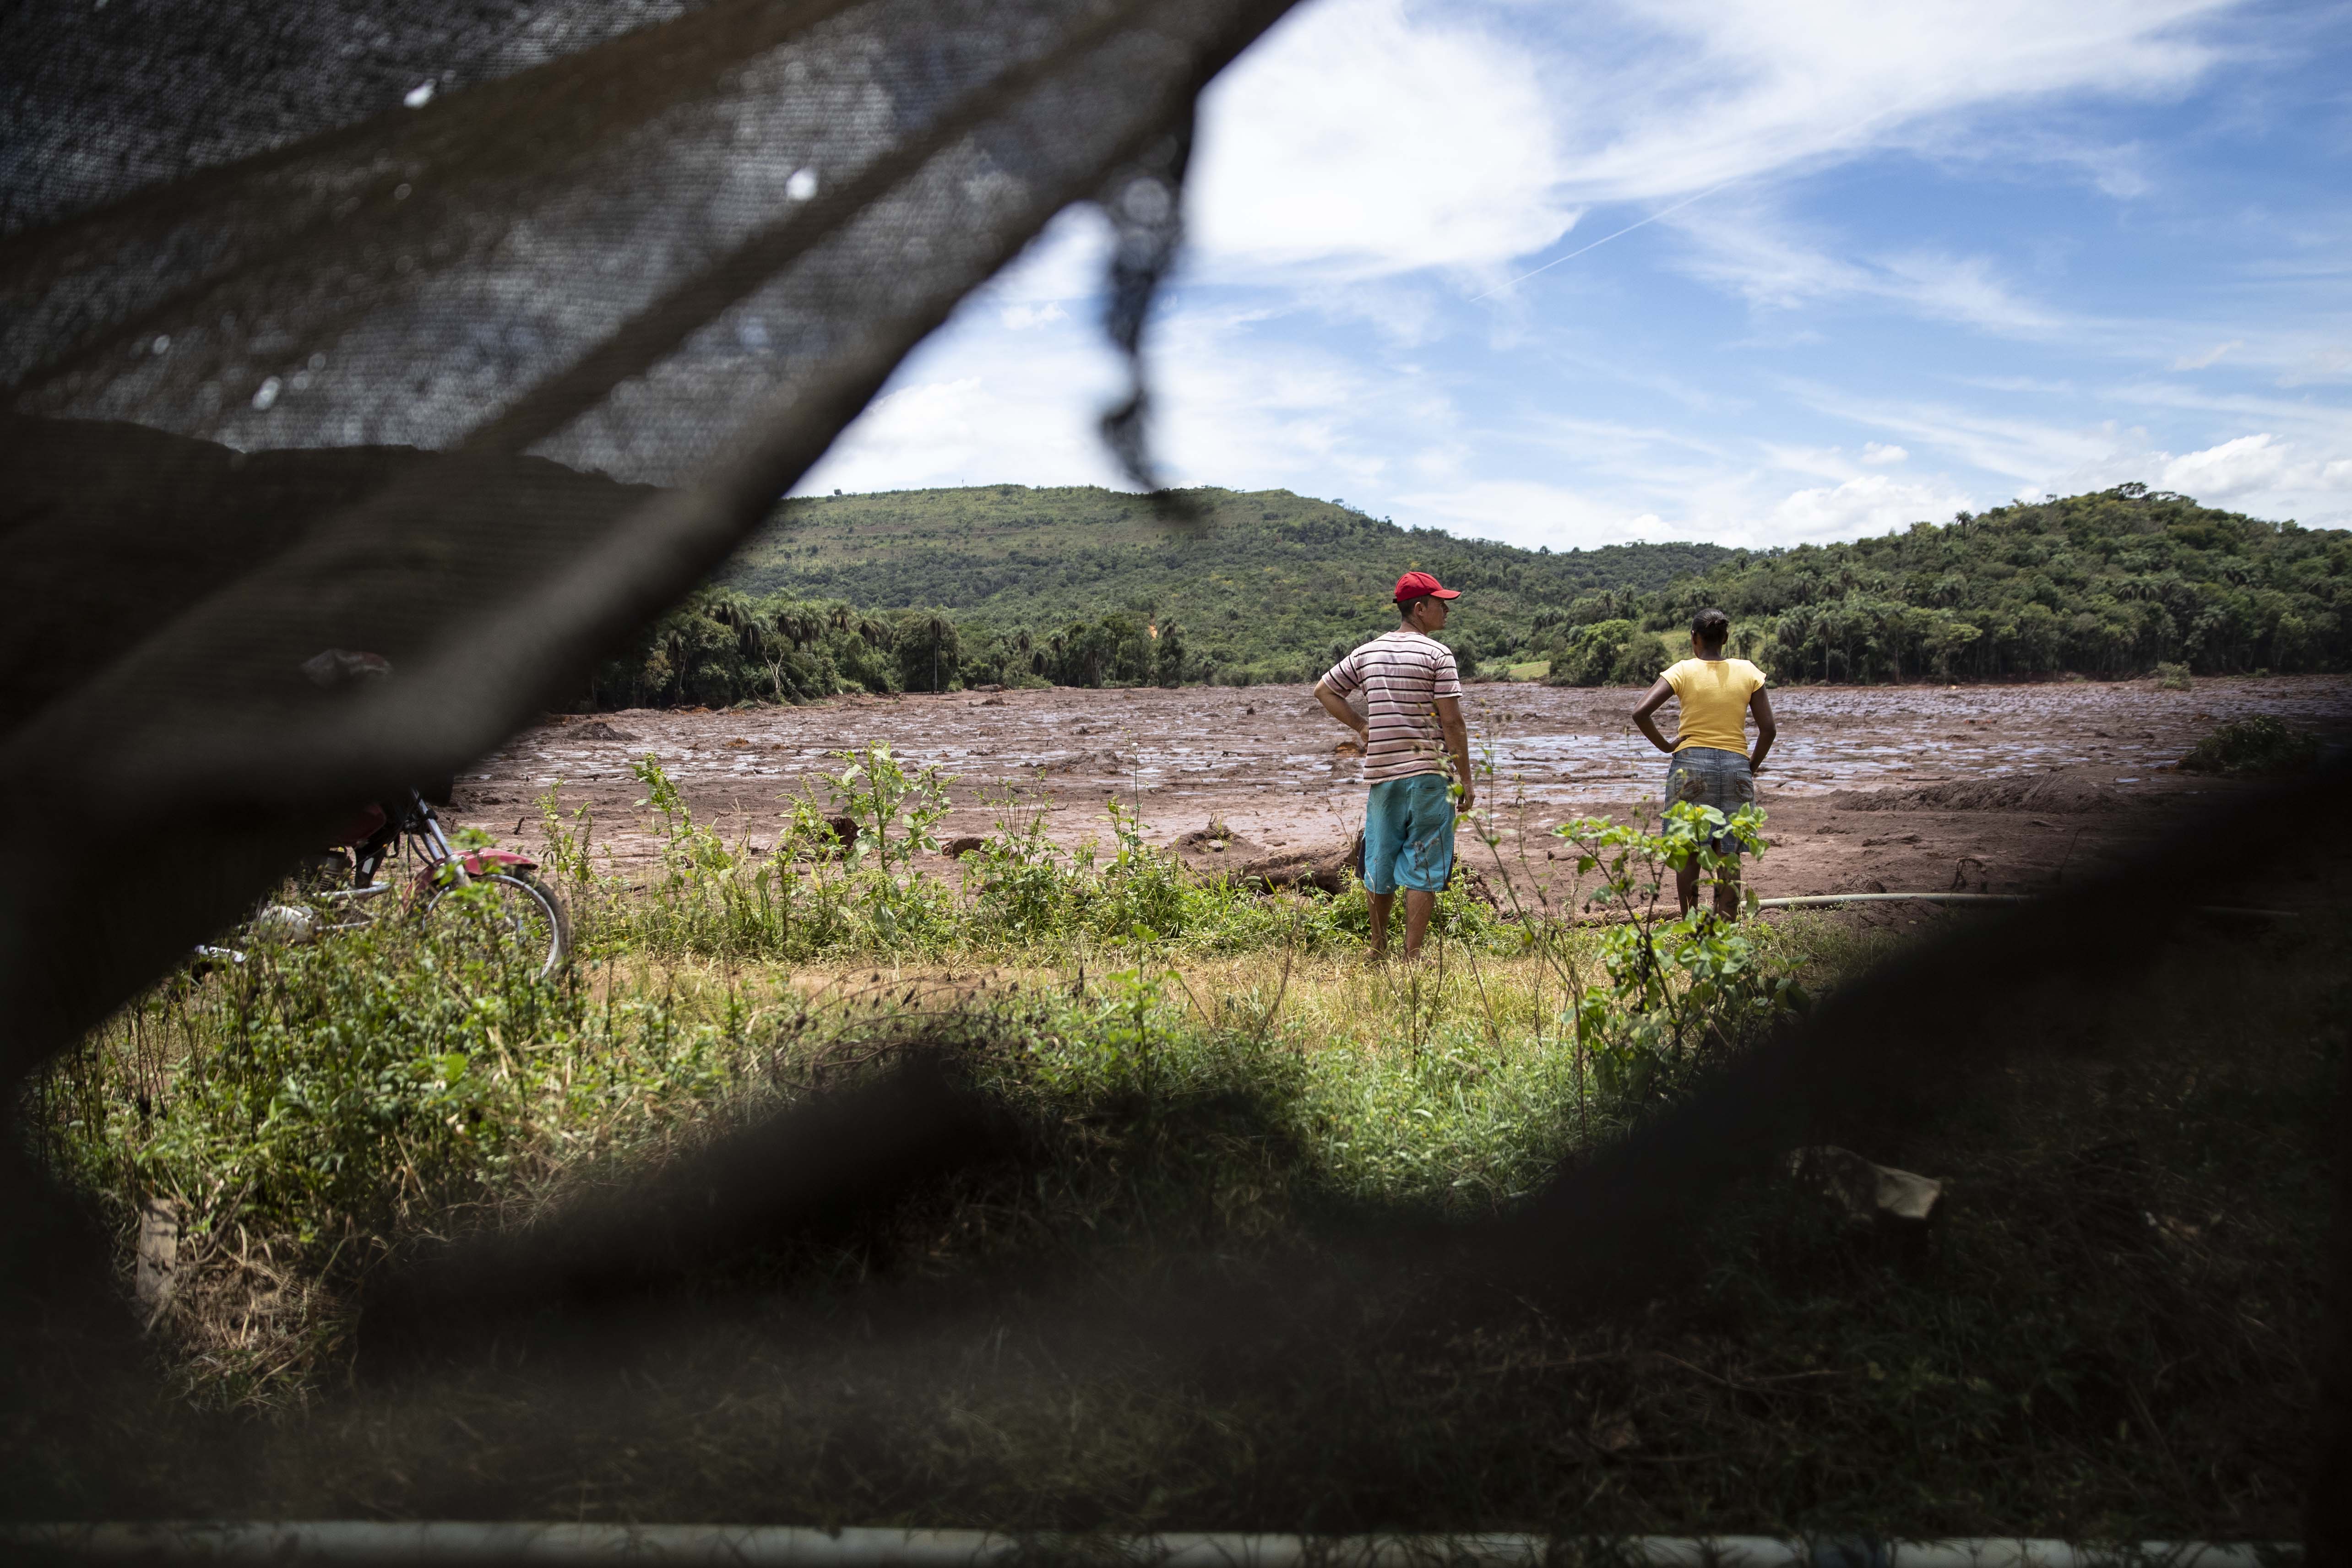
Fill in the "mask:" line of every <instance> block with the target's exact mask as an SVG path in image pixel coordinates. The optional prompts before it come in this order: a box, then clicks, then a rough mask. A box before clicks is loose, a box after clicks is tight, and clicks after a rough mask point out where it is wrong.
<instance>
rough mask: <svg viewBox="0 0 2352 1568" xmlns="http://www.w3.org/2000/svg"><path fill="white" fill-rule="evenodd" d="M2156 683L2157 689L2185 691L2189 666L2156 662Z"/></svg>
mask: <svg viewBox="0 0 2352 1568" xmlns="http://www.w3.org/2000/svg"><path fill="white" fill-rule="evenodd" d="M2156 685H2157V689H2158V691H2166V692H2185V691H2187V690H2188V689H2189V666H2188V665H2186V664H2158V666H2157V667H2156Z"/></svg>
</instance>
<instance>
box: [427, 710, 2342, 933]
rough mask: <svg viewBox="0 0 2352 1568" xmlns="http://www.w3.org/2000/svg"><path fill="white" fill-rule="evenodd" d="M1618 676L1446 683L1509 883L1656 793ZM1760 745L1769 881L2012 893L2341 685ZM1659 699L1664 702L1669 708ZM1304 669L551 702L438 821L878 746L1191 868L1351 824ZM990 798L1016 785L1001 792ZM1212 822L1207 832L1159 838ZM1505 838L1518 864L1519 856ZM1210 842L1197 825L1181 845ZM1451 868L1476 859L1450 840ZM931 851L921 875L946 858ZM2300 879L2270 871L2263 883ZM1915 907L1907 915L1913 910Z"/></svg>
mask: <svg viewBox="0 0 2352 1568" xmlns="http://www.w3.org/2000/svg"><path fill="white" fill-rule="evenodd" d="M1637 695H1638V694H1637V693H1635V692H1633V691H1631V690H1624V689H1613V688H1603V689H1597V690H1593V689H1586V690H1555V689H1551V688H1548V687H1543V686H1536V685H1478V686H1473V687H1470V688H1468V696H1467V707H1468V713H1469V716H1470V722H1471V728H1472V738H1473V747H1474V749H1477V748H1480V747H1491V750H1492V755H1493V757H1494V758H1495V761H1496V769H1497V775H1498V777H1499V778H1500V779H1501V780H1502V781H1503V783H1502V787H1501V788H1500V789H1496V790H1494V791H1492V793H1493V794H1494V795H1496V796H1499V797H1501V798H1500V799H1498V800H1482V801H1481V805H1482V806H1491V807H1494V808H1496V810H1497V814H1498V819H1499V821H1501V822H1502V823H1503V824H1504V825H1505V826H1506V828H1507V830H1510V831H1509V832H1507V841H1506V843H1505V846H1504V853H1505V859H1506V861H1507V862H1509V864H1510V866H1511V867H1512V874H1513V876H1514V879H1515V880H1519V881H1525V880H1526V879H1527V878H1528V875H1529V874H1530V868H1532V870H1533V872H1534V873H1537V874H1542V873H1545V872H1546V870H1547V863H1546V862H1544V851H1545V847H1546V846H1547V845H1548V844H1550V843H1552V842H1554V841H1552V840H1550V839H1549V836H1548V835H1547V834H1545V833H1544V831H1543V830H1545V829H1548V828H1549V827H1550V826H1551V825H1552V824H1554V823H1556V822H1559V821H1562V820H1564V819H1566V818H1568V817H1570V816H1575V815H1579V814H1611V815H1615V816H1618V817H1621V818H1622V817H1626V816H1630V815H1634V814H1638V813H1643V812H1647V811H1654V809H1655V803H1656V799H1657V792H1658V789H1659V786H1660V784H1661V782H1662V779H1663V776H1664V766H1665V759H1664V758H1663V757H1662V756H1660V755H1659V754H1657V753H1656V752H1654V751H1653V750H1651V749H1650V747H1648V746H1647V745H1646V744H1645V743H1644V742H1643V740H1642V738H1641V737H1640V736H1639V735H1638V734H1636V733H1635V732H1634V730H1633V727H1632V725H1631V723H1630V722H1629V721H1628V720H1627V718H1626V713H1627V711H1628V710H1629V709H1630V708H1631V707H1632V706H1633V701H1634V699H1635V697H1636V696H1637ZM1772 700H1773V706H1774V709H1775V711H1776V713H1777V715H1778V716H1779V719H1780V740H1779V742H1778V743H1777V745H1776V746H1775V747H1774V749H1773V752H1772V755H1771V758H1770V759H1769V763H1768V766H1767V770H1766V772H1765V773H1764V774H1763V776H1762V777H1761V778H1760V779H1759V781H1758V794H1759V802H1760V804H1762V806H1763V807H1764V809H1765V810H1766V811H1767V812H1768V813H1769V829H1768V838H1769V843H1770V846H1771V847H1770V850H1769V852H1768V853H1767V854H1766V856H1765V857H1764V859H1763V861H1762V862H1761V863H1760V864H1759V865H1758V866H1757V867H1755V868H1754V870H1753V871H1752V873H1751V876H1752V879H1753V883H1754V885H1755V886H1756V888H1757V891H1758V892H1759V894H1764V895H1766V896H1772V895H1775V894H1813V893H1850V892H1873V891H1876V892H1887V891H1893V892H1916V891H1948V890H1952V889H1956V888H1958V889H1966V890H1972V891H1989V892H2029V891H2032V890H2034V889H2036V888H2043V887H2047V886H2050V885H2051V884H2052V883H2053V881H2054V880H2057V879H2061V878H2063V876H2065V875H2066V874H2068V873H2080V872H2082V871H2084V870H2088V869H2090V868H2092V867H2094V866H2095V865H2096V864H2097V863H2098V862H2100V861H2102V860H2103V859H2105V858H2106V857H2108V856H2110V855H2112V854H2114V853H2115V852H2117V851H2119V850H2121V849H2124V848H2126V847H2128V846H2129V845H2131V844H2133V843H2135V842H2137V841H2142V840H2144V839H2147V838H2148V837H2151V836H2156V835H2160V834H2162V833H2163V832H2164V831H2167V829H2168V826H2169V825H2170V824H2173V823H2176V822H2178V821H2179V820H2180V818H2181V815H2182V813H2183V811H2184V810H2187V809H2193V808H2194V807H2195V806H2197V805H2199V804H2200V803H2205V802H2209V801H2210V800H2212V799H2214V798H2215V797H2216V796H2218V795H2221V794H2222V793H2224V792H2227V791H2231V790H2233V789H2246V788H2250V787H2251V786H2247V785H2243V784H2240V783H2236V782H2234V781H2229V780H2217V779H2208V778H2200V777H2198V776H2195V775H2190V774H2183V773H2179V772H2176V771H2173V770H2172V769H2171V766H2170V765H2171V764H2172V763H2174V762H2175V761H2177V760H2178V759H2179V757H2180V756H2181V754H2182V753H2183V752H2185V751H2186V750H2187V749H2188V748H2189V747H2190V746H2191V745H2193V744H2194V743H2195V742H2196V740H2197V739H2198V738H2199V737H2201V736H2203V735H2204V734H2205V733H2206V732H2208V731H2209V730H2210V729H2211V728H2212V727H2214V726H2215V725H2217V724H2220V723H2221V722H2223V721H2225V720H2229V719H2233V718H2241V717H2244V716H2249V715H2252V714H2257V713H2268V714H2273V715H2276V716H2279V717H2281V718H2283V719H2285V720H2287V721H2288V722H2290V723H2294V724H2300V725H2304V726H2310V727H2328V728H2337V727H2344V726H2346V725H2347V723H2352V679H2347V678H2344V677H2336V676H2294V677H2273V678H2247V679H2231V680H2203V681H2200V682H2198V683H2197V685H2196V686H2195V688H2194V689H2193V690H2190V691H2186V692H2178V691H2161V690H2158V689H2157V687H2156V686H2155V685H2154V684H2153V683H2152V682H2149V681H2134V682H2127V683H2120V682H2119V683H2113V684H2099V683H2085V682H2071V683H2063V684H2062V683H2051V684H2044V685H2012V686H1960V687H1933V686H1903V687H1885V686H1880V687H1833V686H1796V687H1790V688H1788V689H1785V690H1781V691H1776V692H1775V693H1774V694H1773V698H1772ZM1669 712H1671V709H1669ZM1350 738H1351V737H1349V736H1348V735H1347V732H1346V731H1344V730H1342V729H1341V728H1339V726H1337V725H1335V724H1334V723H1332V722H1331V720H1330V719H1329V718H1328V716H1326V715H1325V714H1324V713H1323V712H1322V710H1321V709H1320V708H1319V707H1318V706H1317V705H1316V703H1315V700H1314V698H1313V697H1312V696H1311V695H1309V693H1308V691H1307V688H1306V687H1304V686H1253V687H1248V688H1243V689H1235V688H1230V687H1192V688H1186V689H1183V690H1179V691H1158V690H1145V691H1083V690H1073V689H1066V688H1056V689H1053V690H1046V691H1018V692H1003V693H976V692H963V693H953V694H949V695H908V696H900V697H870V696H854V697H839V698H835V699H833V700H831V701H828V702H825V703H822V704H816V705H813V706H807V707H800V708H793V707H763V708H758V709H745V710H736V711H730V712H721V713H712V712H706V711H698V710H677V711H664V710H650V709H637V710H630V711H625V712H622V713H614V714H605V715H598V716H569V717H564V718H561V719H556V718H551V720H550V722H548V723H547V724H545V725H542V726H541V727H537V728H534V729H530V730H528V731H525V732H524V733H523V734H521V735H520V736H518V737H516V738H515V739H514V740H513V741H512V742H511V743H510V744H509V745H508V746H507V747H505V748H504V749H502V750H500V751H499V752H498V753H496V754H495V755H493V756H491V757H490V758H487V759H485V760H484V761H483V762H482V763H481V764H480V765H478V767H477V768H474V769H472V770H471V771H470V772H469V773H468V774H467V776H466V777H465V778H464V779H461V781H460V783H459V786H458V794H457V808H456V810H455V812H454V813H453V814H454V815H455V816H457V818H458V819H459V820H461V821H467V822H468V823H471V824H472V825H475V826H478V827H481V828H484V829H486V830H488V831H492V832H495V833H497V834H499V836H500V837H501V838H502V839H505V840H508V841H512V842H515V843H517V844H518V846H519V847H526V848H528V847H530V846H533V845H535V844H536V843H537V841H538V817H539V808H538V804H537V802H538V800H539V798H540V797H541V795H543V794H544V793H545V792H546V791H547V790H548V789H557V790H558V792H559V797H560V799H561V800H562V802H563V804H564V807H565V809H566V810H569V809H571V808H572V807H574V806H578V805H582V804H585V805H587V806H589V807H590V808H591V809H592V811H593V818H594V821H595V824H596V826H595V838H594V841H595V843H596V845H597V846H598V848H599V858H600V859H602V858H604V855H606V854H609V855H610V856H611V857H612V860H613V862H614V864H615V865H616V867H618V868H619V869H621V870H623V871H624V872H627V871H629V870H631V869H633V868H634V867H635V866H637V865H640V864H642V863H643V862H645V860H646V858H647V856H648V855H649V854H650V852H651V850H652V841H651V840H650V838H649V837H648V836H647V835H646V832H645V831H644V829H643V824H642V821H641V818H642V813H641V811H640V810H638V808H637V806H636V804H635V803H636V802H637V801H638V800H641V799H642V798H643V796H644V794H645V791H644V789H643V788H642V787H641V786H640V785H639V784H638V782H637V780H636V779H635V778H634V777H633V776H632V775H631V774H630V772H629V766H628V765H629V762H630V760H631V758H635V757H636V756H639V755H642V754H643V753H646V752H652V753H653V754H655V755H656V756H657V757H658V758H660V759H661V762H662V765H663V767H664V768H667V770H668V771H669V773H670V774H671V776H672V777H673V778H674V779H677V781H678V783H679V785H680V787H681V789H683V791H684V793H685V796H686V799H687V800H688V803H689V804H690V805H691V807H692V808H693V810H694V811H695V813H696V815H697V817H698V819H700V820H702V821H706V822H708V823H709V824H710V825H712V826H714V827H716V828H718V829H719V831H721V832H723V833H724V834H725V835H726V836H727V837H728V838H729V839H730V840H737V839H740V840H742V841H746V842H748V843H750V844H751V845H753V846H764V845H766V844H769V843H772V841H773V840H774V837H775V833H776V825H777V821H778V818H779V816H780V815H781V814H782V810H784V807H783V802H784V801H785V800H788V799H789V798H791V797H792V796H793V795H794V794H796V793H797V792H798V791H800V790H802V789H804V788H806V789H814V790H815V791H816V793H817V798H818V799H819V800H824V798H825V797H824V786H823V782H822V779H821V778H820V774H821V773H822V772H823V771H824V770H826V769H831V768H839V767H840V766H841V764H840V763H839V761H838V760H836V759H835V758H833V757H832V756H831V755H830V754H831V753H833V752H835V751H838V750H842V749H845V748H853V747H863V746H865V745H866V744H867V743H868V742H873V741H887V742H888V743H889V745H890V747H891V749H892V751H893V752H894V753H896V754H897V755H898V757H900V758H904V759H905V760H906V761H907V762H908V764H909V765H913V766H920V765H924V764H933V765H936V766H938V767H939V768H941V769H942V770H944V771H945V772H948V773H950V774H952V775H954V776H955V782H954V784H953V785H952V787H951V789H950V799H951V800H952V801H953V803H954V806H955V810H954V811H953V813H952V815H951V816H950V818H949V819H948V820H947V821H946V822H945V823H944V824H943V825H942V827H941V830H940V836H941V838H942V839H943V840H944V839H946V838H949V837H951V836H954V835H958V834H967V833H987V832H989V831H992V830H993V829H994V828H995V827H996V826H997V825H998V823H999V822H1000V821H1003V820H1006V819H1007V818H1008V814H1009V815H1010V816H1012V817H1013V818H1016V819H1020V820H1025V819H1026V818H1027V817H1028V816H1029V815H1030V814H1031V813H1032V812H1033V811H1034V810H1039V809H1043V810H1044V811H1045V821H1047V823H1048V824H1049V827H1048V831H1050V832H1051V834H1052V836H1053V837H1054V838H1055V839H1056V840H1057V841H1062V842H1065V843H1076V842H1078V841H1083V840H1087V839H1094V840H1097V841H1102V840H1105V839H1107V838H1108V821H1107V819H1106V817H1105V815H1104V806H1105V803H1106V802H1107V801H1108V800H1111V799H1112V798H1113V797H1117V798H1118V799H1119V800H1123V801H1126V802H1128V803H1129V804H1133V805H1136V806H1139V808H1140V810H1141V812H1142V816H1143V820H1144V821H1145V823H1146V832H1145V836H1146V838H1147V839H1148V840H1149V841H1152V842H1155V843H1160V844H1164V845H1176V846H1177V847H1178V848H1179V850H1180V852H1182V853H1183V854H1184V857H1185V858H1186V860H1188V861H1190V862H1193V863H1196V864H1201V865H1204V866H1214V865H1224V866H1231V867H1234V868H1235V869H1238V868H1239V867H1240V866H1241V865H1243V864H1246V863H1249V862H1252V861H1254V860H1257V859H1260V858H1263V857H1266V856H1276V855H1289V854H1295V853H1298V852H1325V851H1333V850H1338V849H1339V848H1341V847H1342V846H1344V845H1345V844H1346V842H1347V841H1349V839H1350V838H1351V837H1352V836H1353V834H1354V832H1355V831H1356V829H1357V826H1358V825H1359V823H1360V821H1361V820H1362V816H1363V803H1364V787H1363V784H1362V782H1361V780H1360V778H1359V776H1358V768H1357V764H1356V763H1355V761H1354V760H1353V759H1352V758H1349V757H1348V756H1345V755H1342V754H1340V752H1339V749H1338V748H1339V743H1340V742H1341V741H1343V740H1348V739H1350ZM1007 802H1010V804H1007ZM1212 822H1217V823H1221V824H1223V827H1224V828H1226V829H1228V830H1230V834H1231V836H1230V838H1229V839H1228V840H1226V841H1225V845H1226V847H1225V848H1224V849H1223V850H1222V851H1218V850H1212V849H1209V848H1207V847H1204V846H1201V845H1198V844H1185V843H1180V842H1179V841H1180V840H1181V839H1182V837H1183V836H1184V835H1186V834H1190V833H1192V832H1193V831H1194V830H1197V829H1201V828H1202V827H1204V826H1206V825H1208V824H1209V823H1212ZM1521 831H1523V832H1524V841H1525V843H1526V845H1527V855H1528V859H1527V860H1526V861H1525V862H1521V861H1520V860H1519V858H1518V850H1517V845H1518V843H1519V842H1520V839H1519V836H1518V835H1519V833H1520V832H1521ZM1203 836H1205V835H1196V837H1203ZM1460 849H1461V852H1462V854H1463V856H1464V857H1465V861H1466V862H1467V863H1470V864H1472V865H1475V866H1480V867H1482V868H1485V869H1486V870H1487V871H1488V872H1489V873H1490V874H1491V873H1492V872H1493V870H1494V858H1493V855H1492V853H1491V852H1489V851H1488V850H1487V849H1486V847H1485V846H1483V845H1481V844H1479V843H1478V842H1476V841H1475V839H1474V837H1473V836H1472V835H1471V834H1470V833H1469V832H1467V831H1465V833H1464V834H1463V835H1462V839H1461V842H1460ZM941 863H942V869H944V867H945V862H941ZM2261 891H2262V892H2263V894H2264V895H2265V896H2266V897H2270V898H2274V899H2275V900H2276V901H2277V902H2279V903H2282V904H2294V903H2302V902H2305V900H2306V899H2307V897H2308V896H2309V893H2310V892H2311V891H2315V889H2310V890H2307V889H2305V887H2304V886H2303V885H2302V879H2301V878H2299V877H2290V878H2287V879H2285V880H2284V881H2283V883H2282V884H2281V885H2279V886H2277V887H2275V888H2269V889H2263V890H2261ZM1914 907H1916V906H1914Z"/></svg>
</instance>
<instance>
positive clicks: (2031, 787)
mask: <svg viewBox="0 0 2352 1568" xmlns="http://www.w3.org/2000/svg"><path fill="white" fill-rule="evenodd" d="M2126 799H2127V797H2126V796H2125V795H2123V794H2122V793H2121V792H2119V791H2118V790H2116V789H2114V788H2113V787H2111V786H2109V785H2105V784H2096V783H2093V782H2092V781H2091V780H2089V779H2081V778H2077V777H2075V776H2074V775H2072V774H2067V773H2042V774H2034V775H2028V776H2023V777H2016V776H2012V777H2009V778H2000V779H1958V780H1957V781H1955V782H1953V783H1949V784H1927V785H1923V786H1921V787H1920V788H1918V789H1840V790H1837V791H1835V792H1834V793H1832V795H1831V796H1830V804H1831V805H1832V806H1833V807H1835V808H1836V809H1837V810H1841V811H2064V812H2082V811H2112V810H2116V808H2118V807H2120V806H2121V805H2123V804H2124V803H2125V801H2126Z"/></svg>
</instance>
